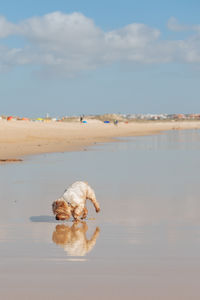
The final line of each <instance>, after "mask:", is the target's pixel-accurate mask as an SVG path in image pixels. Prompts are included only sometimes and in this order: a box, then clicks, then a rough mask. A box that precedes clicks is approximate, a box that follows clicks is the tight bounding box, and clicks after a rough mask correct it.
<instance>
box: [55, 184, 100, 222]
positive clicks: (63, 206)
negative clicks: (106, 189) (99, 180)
mask: <svg viewBox="0 0 200 300" xmlns="http://www.w3.org/2000/svg"><path fill="white" fill-rule="evenodd" d="M86 199H88V200H90V201H91V202H92V203H93V205H94V207H95V210H96V212H97V213H98V212H99V211H100V206H99V203H98V202H97V200H96V197H95V193H94V191H93V189H92V188H91V187H90V186H89V184H88V183H87V182H83V181H77V182H75V183H73V184H72V185H71V186H70V187H69V188H68V189H67V190H65V192H64V194H63V196H62V197H61V198H59V199H57V200H56V201H54V202H53V204H52V209H53V213H54V215H55V216H56V220H68V219H69V218H70V216H71V215H72V216H73V218H74V219H75V220H78V219H79V218H81V219H85V218H86V217H87V213H88V211H87V208H86V206H85V205H86Z"/></svg>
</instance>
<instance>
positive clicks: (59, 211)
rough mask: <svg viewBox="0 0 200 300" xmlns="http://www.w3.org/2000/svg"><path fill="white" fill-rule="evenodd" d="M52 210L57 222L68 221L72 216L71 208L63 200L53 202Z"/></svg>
mask: <svg viewBox="0 0 200 300" xmlns="http://www.w3.org/2000/svg"><path fill="white" fill-rule="evenodd" d="M52 210H53V213H54V215H55V216H56V220H68V219H69V218H70V216H71V207H70V206H69V205H68V204H67V202H66V201H64V200H62V199H58V200H56V201H54V202H53V204H52Z"/></svg>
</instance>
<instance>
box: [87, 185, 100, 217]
mask: <svg viewBox="0 0 200 300" xmlns="http://www.w3.org/2000/svg"><path fill="white" fill-rule="evenodd" d="M86 198H87V199H89V200H90V201H91V202H92V203H93V205H94V207H95V210H96V212H97V213H98V212H100V206H99V203H98V202H97V199H96V196H95V193H94V191H93V189H92V188H91V187H90V186H89V185H88V189H87V195H86Z"/></svg>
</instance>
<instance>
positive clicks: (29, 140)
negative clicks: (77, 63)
mask: <svg viewBox="0 0 200 300" xmlns="http://www.w3.org/2000/svg"><path fill="white" fill-rule="evenodd" d="M197 128H200V121H178V122H174V121H169V122H160V121H152V122H150V121H148V122H130V123H128V124H126V123H119V124H118V125H117V126H116V125H114V124H104V123H103V122H100V121H95V120H93V121H92V120H89V121H88V123H87V124H83V123H78V122H69V123H62V122H48V123H45V122H27V121H5V120H1V121H0V160H5V159H16V158H21V157H23V156H25V155H33V154H40V153H50V152H65V151H73V150H83V149H84V147H86V146H90V145H93V144H95V143H99V142H109V141H111V140H113V138H116V137H122V136H124V137H125V136H127V137H128V136H141V135H151V134H157V133H160V132H161V131H166V130H178V129H197Z"/></svg>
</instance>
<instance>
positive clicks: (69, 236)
mask: <svg viewBox="0 0 200 300" xmlns="http://www.w3.org/2000/svg"><path fill="white" fill-rule="evenodd" d="M80 224H81V227H80V226H79V225H80ZM87 230H88V227H87V224H86V223H85V222H81V223H77V222H76V223H73V225H72V226H71V227H69V226H67V225H64V224H62V225H57V226H56V228H55V231H54V232H53V235H52V240H53V242H54V243H56V244H57V245H61V246H62V247H63V248H64V250H65V251H66V252H67V254H68V255H69V256H85V255H86V254H87V253H88V252H89V251H91V250H92V248H93V247H94V246H95V244H96V240H97V238H98V235H99V232H100V230H99V228H98V227H97V228H96V230H95V232H94V233H93V236H92V238H91V239H90V240H87V237H86V232H87Z"/></svg>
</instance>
